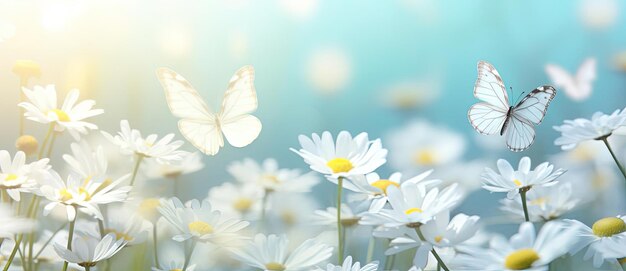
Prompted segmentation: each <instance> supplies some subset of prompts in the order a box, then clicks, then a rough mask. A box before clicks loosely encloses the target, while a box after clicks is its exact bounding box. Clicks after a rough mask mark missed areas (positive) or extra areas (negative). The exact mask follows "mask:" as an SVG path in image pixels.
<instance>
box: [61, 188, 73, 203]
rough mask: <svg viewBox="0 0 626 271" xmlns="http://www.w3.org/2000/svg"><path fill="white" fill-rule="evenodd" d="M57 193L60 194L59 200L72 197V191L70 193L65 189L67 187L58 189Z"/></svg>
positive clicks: (66, 199)
mask: <svg viewBox="0 0 626 271" xmlns="http://www.w3.org/2000/svg"><path fill="white" fill-rule="evenodd" d="M59 195H60V196H61V201H68V200H71V199H72V198H73V197H72V193H70V191H67V189H61V190H60V191H59Z"/></svg>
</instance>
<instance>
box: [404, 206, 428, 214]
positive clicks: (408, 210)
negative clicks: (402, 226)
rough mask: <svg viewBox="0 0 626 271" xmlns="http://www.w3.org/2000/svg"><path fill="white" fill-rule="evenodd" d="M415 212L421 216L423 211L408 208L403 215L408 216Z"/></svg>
mask: <svg viewBox="0 0 626 271" xmlns="http://www.w3.org/2000/svg"><path fill="white" fill-rule="evenodd" d="M416 212H417V213H420V214H421V213H422V212H424V211H422V209H420V208H416V207H413V208H409V209H406V211H404V213H405V214H407V215H410V214H412V213H416Z"/></svg>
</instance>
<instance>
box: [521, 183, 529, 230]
mask: <svg viewBox="0 0 626 271" xmlns="http://www.w3.org/2000/svg"><path fill="white" fill-rule="evenodd" d="M526 192H528V188H520V189H519V195H520V197H521V198H522V208H523V209H524V220H526V222H528V221H530V218H529V217H528V206H527V203H526Z"/></svg>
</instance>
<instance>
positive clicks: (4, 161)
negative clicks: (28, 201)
mask: <svg viewBox="0 0 626 271" xmlns="http://www.w3.org/2000/svg"><path fill="white" fill-rule="evenodd" d="M49 169H50V165H48V159H47V158H44V159H41V160H39V161H35V162H32V163H30V164H26V154H24V152H22V151H18V152H16V153H15V156H14V157H13V159H11V155H10V154H9V152H8V151H5V150H0V190H4V191H6V192H7V194H8V195H9V196H10V197H11V198H12V199H13V200H15V201H20V198H21V197H20V193H33V192H35V190H36V189H37V188H38V183H37V179H39V177H45V176H42V175H45V174H46V173H47V171H48V170H49Z"/></svg>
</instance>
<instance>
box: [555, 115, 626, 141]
mask: <svg viewBox="0 0 626 271" xmlns="http://www.w3.org/2000/svg"><path fill="white" fill-rule="evenodd" d="M622 126H626V108H624V109H622V110H621V111H620V110H619V109H618V110H615V111H614V112H613V113H612V114H610V115H607V114H604V113H602V112H596V113H594V114H593V115H592V116H591V119H583V118H578V119H574V120H565V122H564V123H563V125H561V126H554V127H553V128H554V129H555V130H557V131H558V132H561V136H560V137H559V138H557V139H556V140H555V141H554V144H555V145H557V146H561V148H562V149H563V150H568V149H572V148H574V147H576V145H578V144H579V143H582V142H584V141H588V140H601V139H605V138H606V137H608V136H610V135H611V133H613V131H615V130H616V129H618V128H620V127H622Z"/></svg>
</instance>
